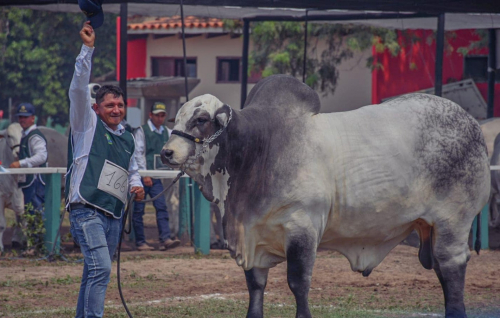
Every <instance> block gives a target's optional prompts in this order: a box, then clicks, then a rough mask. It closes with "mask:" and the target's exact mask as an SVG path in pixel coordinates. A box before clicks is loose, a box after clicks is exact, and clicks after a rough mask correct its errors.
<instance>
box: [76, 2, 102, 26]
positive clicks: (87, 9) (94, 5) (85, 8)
mask: <svg viewBox="0 0 500 318" xmlns="http://www.w3.org/2000/svg"><path fill="white" fill-rule="evenodd" d="M78 5H79V6H80V10H82V12H83V13H84V14H85V16H86V17H87V21H90V25H91V26H92V27H93V28H94V29H97V28H98V27H100V26H101V25H102V23H103V22H104V13H103V12H102V0H78Z"/></svg>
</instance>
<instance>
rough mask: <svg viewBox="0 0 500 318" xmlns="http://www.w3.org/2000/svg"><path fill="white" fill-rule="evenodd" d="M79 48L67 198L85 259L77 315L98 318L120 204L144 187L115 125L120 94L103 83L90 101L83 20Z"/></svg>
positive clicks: (129, 140)
mask: <svg viewBox="0 0 500 318" xmlns="http://www.w3.org/2000/svg"><path fill="white" fill-rule="evenodd" d="M80 37H81V39H82V41H83V45H82V48H81V51H80V54H79V55H78V57H77V58H76V63H75V72H74V74H73V79H72V81H71V85H70V89H69V98H70V109H69V113H70V114H69V116H70V125H71V135H70V136H69V138H70V145H71V147H70V149H69V152H68V155H69V160H68V163H69V167H68V172H67V174H66V188H65V191H66V200H67V205H66V206H67V209H68V210H69V211H70V213H69V219H70V224H71V234H72V236H73V238H74V239H75V241H76V242H77V243H78V244H79V245H80V249H81V252H82V254H83V256H84V265H83V275H82V281H81V285H80V293H79V296H78V303H77V307H76V317H78V318H80V317H102V316H103V315H104V299H105V296H106V289H107V286H108V283H109V279H110V274H111V263H112V258H113V254H114V253H115V250H116V248H117V246H118V242H119V238H120V232H121V222H122V216H123V212H124V207H125V204H126V202H127V200H128V195H129V194H130V193H135V194H136V201H139V200H142V199H143V198H144V189H143V187H142V183H141V178H140V176H139V173H138V171H137V163H136V161H135V157H134V152H135V142H134V137H133V136H132V134H131V133H130V132H128V131H125V129H124V127H123V126H122V125H121V124H120V122H121V121H122V120H123V117H124V114H125V111H124V108H125V101H124V99H123V98H124V97H123V92H122V91H121V90H120V88H119V87H117V86H112V85H104V86H102V87H101V88H100V89H99V90H98V91H97V92H96V98H95V103H94V104H93V105H92V104H91V102H90V93H89V88H88V84H89V79H90V70H91V65H92V53H93V52H94V42H95V33H94V29H93V28H92V26H91V25H90V22H86V23H85V24H84V26H83V28H82V30H81V31H80Z"/></svg>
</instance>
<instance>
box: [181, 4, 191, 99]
mask: <svg viewBox="0 0 500 318" xmlns="http://www.w3.org/2000/svg"><path fill="white" fill-rule="evenodd" d="M181 28H182V55H183V56H184V89H185V91H186V92H185V93H186V103H187V101H188V100H189V93H188V78H187V57H186V34H185V33H184V4H183V2H182V0H181Z"/></svg>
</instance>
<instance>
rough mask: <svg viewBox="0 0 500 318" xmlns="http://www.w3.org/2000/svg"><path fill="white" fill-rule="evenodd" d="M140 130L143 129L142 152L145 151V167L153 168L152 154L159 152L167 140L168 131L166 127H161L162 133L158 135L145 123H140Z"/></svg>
mask: <svg viewBox="0 0 500 318" xmlns="http://www.w3.org/2000/svg"><path fill="white" fill-rule="evenodd" d="M142 130H143V131H144V141H145V145H144V152H145V153H146V169H147V170H154V168H155V166H154V156H155V155H159V154H160V153H161V149H162V148H163V146H164V145H165V143H166V142H167V141H168V131H167V129H166V128H164V129H163V133H162V134H161V135H160V134H158V133H155V132H154V131H151V128H150V127H149V125H148V124H147V123H146V124H144V125H142Z"/></svg>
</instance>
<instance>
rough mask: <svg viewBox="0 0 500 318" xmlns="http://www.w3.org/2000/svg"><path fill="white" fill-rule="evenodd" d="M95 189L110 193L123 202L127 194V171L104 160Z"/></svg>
mask: <svg viewBox="0 0 500 318" xmlns="http://www.w3.org/2000/svg"><path fill="white" fill-rule="evenodd" d="M97 189H99V190H102V191H104V192H106V193H109V194H111V195H112V196H114V197H116V198H117V199H119V200H120V201H122V202H123V204H125V202H126V201H127V194H128V191H127V190H128V171H127V170H125V169H123V168H122V167H120V166H118V165H117V164H115V163H113V162H111V161H109V160H106V161H105V162H104V166H103V168H102V171H101V175H100V176H99V183H98V184H97Z"/></svg>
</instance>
